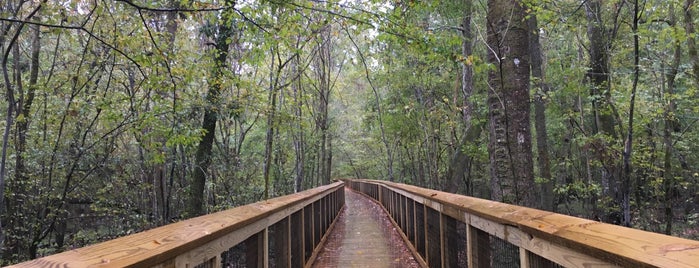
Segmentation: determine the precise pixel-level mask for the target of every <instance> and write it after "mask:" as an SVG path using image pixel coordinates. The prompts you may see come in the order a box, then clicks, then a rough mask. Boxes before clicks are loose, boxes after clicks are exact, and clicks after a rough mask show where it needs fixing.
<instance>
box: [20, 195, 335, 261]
mask: <svg viewBox="0 0 699 268" xmlns="http://www.w3.org/2000/svg"><path fill="white" fill-rule="evenodd" d="M343 186H344V183H342V182H336V183H333V184H330V185H326V186H321V187H317V188H314V189H310V190H307V191H304V192H300V193H296V194H292V195H286V196H282V197H277V198H274V199H270V200H266V201H261V202H257V203H254V204H250V205H246V206H241V207H236V208H233V209H229V210H226V211H221V212H217V213H213V214H208V215H204V216H201V217H197V218H192V219H189V220H185V221H181V222H177V223H173V224H170V225H166V226H162V227H158V228H155V229H151V230H148V231H144V232H141V233H137V234H133V235H129V236H125V237H121V238H117V239H114V240H110V241H106V242H103V243H99V244H95V245H91V246H87V247H84V248H79V249H74V250H69V251H66V252H63V253H59V254H55V255H51V256H46V257H43V258H39V259H35V260H32V261H28V262H24V263H20V264H18V265H16V266H15V267H93V266H107V267H238V266H246V267H268V266H275V267H303V266H306V265H308V264H309V263H310V262H311V260H313V259H314V258H315V254H316V252H315V250H316V249H317V248H318V245H320V244H322V240H324V239H325V238H324V236H325V234H326V232H327V230H328V229H330V227H331V224H333V222H334V219H335V218H336V216H337V215H338V214H339V212H340V210H341V208H342V206H343V205H344V200H345V197H344V187H343Z"/></svg>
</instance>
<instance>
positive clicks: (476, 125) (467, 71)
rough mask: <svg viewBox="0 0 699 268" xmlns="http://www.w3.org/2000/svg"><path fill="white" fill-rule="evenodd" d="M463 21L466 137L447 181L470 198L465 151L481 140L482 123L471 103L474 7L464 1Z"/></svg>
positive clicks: (461, 59) (462, 49)
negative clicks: (476, 117)
mask: <svg viewBox="0 0 699 268" xmlns="http://www.w3.org/2000/svg"><path fill="white" fill-rule="evenodd" d="M462 6H463V9H464V10H463V18H462V21H461V29H460V30H461V39H462V40H461V58H460V61H461V94H462V98H463V99H462V102H461V115H462V120H463V123H464V126H465V129H466V130H465V133H464V135H463V137H462V138H461V142H460V143H459V146H458V147H457V148H456V150H455V152H454V155H453V156H452V161H451V164H450V165H449V169H448V172H447V174H448V175H447V178H448V179H449V181H450V185H451V187H449V188H450V189H452V190H453V191H459V192H463V193H466V194H468V195H472V194H473V189H472V188H473V187H472V184H471V182H470V181H471V179H470V178H469V177H470V175H467V174H468V173H469V172H467V170H468V169H469V168H470V163H471V162H472V159H471V158H472V157H471V156H470V155H469V154H467V153H466V152H465V151H464V150H465V149H466V148H465V147H466V146H467V145H469V144H471V143H473V142H475V141H476V139H478V138H479V136H480V134H481V132H482V131H483V123H482V122H485V121H483V120H474V118H473V113H474V112H475V110H476V109H475V107H474V104H475V103H474V102H473V101H471V97H472V96H473V89H474V87H473V64H474V63H473V59H474V55H473V31H472V30H471V20H472V16H473V14H472V12H473V3H472V2H471V0H465V1H462ZM460 185H464V187H463V188H465V189H463V190H461V189H459V188H461V187H459V186H460Z"/></svg>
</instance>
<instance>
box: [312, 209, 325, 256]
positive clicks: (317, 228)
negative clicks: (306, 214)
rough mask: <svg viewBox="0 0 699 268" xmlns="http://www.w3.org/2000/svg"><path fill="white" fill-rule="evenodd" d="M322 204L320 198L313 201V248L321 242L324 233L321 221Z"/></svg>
mask: <svg viewBox="0 0 699 268" xmlns="http://www.w3.org/2000/svg"><path fill="white" fill-rule="evenodd" d="M320 211H321V204H320V200H318V201H315V202H313V248H315V247H316V246H317V245H318V243H319V242H320V237H321V236H322V235H323V233H322V228H323V227H322V223H321V222H320V220H321V217H320Z"/></svg>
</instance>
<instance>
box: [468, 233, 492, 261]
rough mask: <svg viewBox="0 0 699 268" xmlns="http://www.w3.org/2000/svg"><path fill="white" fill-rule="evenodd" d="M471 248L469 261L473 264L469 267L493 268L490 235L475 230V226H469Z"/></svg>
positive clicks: (469, 249)
mask: <svg viewBox="0 0 699 268" xmlns="http://www.w3.org/2000/svg"><path fill="white" fill-rule="evenodd" d="M466 228H467V232H468V236H467V237H468V240H467V242H469V248H468V252H469V254H468V258H470V259H469V260H468V261H469V263H471V265H469V267H491V266H492V265H491V263H490V256H491V255H492V252H491V250H490V236H489V235H488V233H486V232H484V231H482V230H480V229H478V228H475V227H473V226H467V227H466Z"/></svg>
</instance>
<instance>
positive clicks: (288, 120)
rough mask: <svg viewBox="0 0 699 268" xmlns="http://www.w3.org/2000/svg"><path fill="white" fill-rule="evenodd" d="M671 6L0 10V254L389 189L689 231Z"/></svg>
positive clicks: (680, 62)
mask: <svg viewBox="0 0 699 268" xmlns="http://www.w3.org/2000/svg"><path fill="white" fill-rule="evenodd" d="M698 11H699V7H697V4H696V3H695V1H694V0H643V1H639V0H607V1H603V0H443V1H438V0H423V1H418V0H391V1H378V0H211V1H207V0H202V1H199V0H150V1H145V0H116V1H112V0H55V1H54V0H51V1H48V0H4V1H2V2H0V53H1V54H0V65H1V66H0V68H1V71H2V79H1V80H2V83H1V84H0V95H1V100H0V110H1V111H3V112H2V113H0V115H2V120H1V121H0V130H1V131H2V145H1V146H2V149H1V151H0V154H1V159H0V265H7V264H12V263H17V262H20V261H23V260H28V259H33V258H36V257H39V256H45V255H48V254H53V253H57V252H61V251H64V250H68V249H74V248H78V247H82V246H85V245H89V244H93V243H96V242H99V241H104V240H109V239H113V238H115V237H119V236H123V235H128V234H132V233H135V232H140V231H143V230H146V229H149V228H153V227H156V226H161V225H165V224H168V223H172V222H175V221H179V220H182V219H186V218H190V217H194V216H198V215H202V214H207V213H211V212H215V211H220V210H224V209H227V208H231V207H235V206H240V205H243V204H248V203H251V202H255V201H259V200H264V199H268V198H271V197H276V196H281V195H286V194H290V193H294V192H298V191H302V190H305V189H310V188H313V187H316V186H319V185H323V184H327V183H329V182H330V181H332V180H334V179H336V178H366V179H377V180H390V181H395V182H401V183H407V184H412V185H417V186H422V187H427V188H432V189H438V190H443V191H448V192H454V193H460V194H464V195H470V196H475V197H480V198H487V199H492V200H496V201H501V202H507V203H512V204H518V205H524V206H528V207H534V208H540V209H544V210H549V211H555V212H558V213H564V214H569V215H573V216H578V217H584V218H589V219H594V220H598V221H604V222H609V223H614V224H619V225H624V226H629V227H633V228H639V229H644V230H649V231H653V232H658V233H665V234H669V235H673V236H680V237H685V238H690V239H699V168H698V166H699V165H698V164H699V155H694V153H692V152H695V151H699V127H698V126H697V122H698V121H699V105H698V104H699V99H698V98H697V95H698V94H699V52H698V50H699V48H698V47H697V46H698V45H697V38H698V36H697V32H696V31H697V30H696V27H695V24H696V23H697V12H698Z"/></svg>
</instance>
